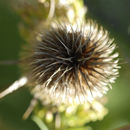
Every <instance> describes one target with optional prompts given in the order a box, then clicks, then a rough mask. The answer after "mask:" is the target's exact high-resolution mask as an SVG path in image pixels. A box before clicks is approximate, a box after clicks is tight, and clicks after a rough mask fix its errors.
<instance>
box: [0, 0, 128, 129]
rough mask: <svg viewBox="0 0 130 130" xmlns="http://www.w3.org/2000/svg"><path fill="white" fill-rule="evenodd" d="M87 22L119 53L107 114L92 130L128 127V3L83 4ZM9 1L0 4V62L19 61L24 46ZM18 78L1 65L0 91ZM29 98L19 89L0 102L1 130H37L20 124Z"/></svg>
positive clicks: (101, 1)
mask: <svg viewBox="0 0 130 130" xmlns="http://www.w3.org/2000/svg"><path fill="white" fill-rule="evenodd" d="M85 5H86V6H87V9H88V12H87V16H86V18H87V19H88V18H93V19H94V20H96V21H97V22H98V23H99V24H101V25H102V26H104V27H105V28H106V29H107V30H108V31H109V32H110V35H111V36H112V37H114V38H115V41H116V43H117V46H118V51H119V52H120V59H121V60H120V63H121V66H122V68H121V70H120V77H119V78H118V80H117V81H116V83H115V84H114V85H113V89H112V90H110V91H109V92H108V94H107V97H108V102H107V104H106V107H107V108H108V110H109V113H108V114H107V116H105V118H104V119H103V120H102V121H96V122H91V123H89V125H90V126H91V127H92V128H93V130H112V129H115V128H119V127H121V126H125V125H128V124H130V0H86V1H85ZM9 6H10V3H8V0H0V61H2V60H16V59H19V52H20V48H21V46H22V43H23V42H24V41H23V40H22V38H21V37H20V35H19V31H18V28H17V26H18V23H19V21H20V20H21V19H20V17H19V16H17V15H16V14H15V12H13V9H11V8H10V7H9ZM19 77H20V70H19V68H18V66H17V65H10V66H9V65H0V91H2V90H4V89H5V88H7V87H8V86H9V85H10V84H11V83H13V82H14V81H15V80H16V79H18V78H19ZM31 98H32V96H31V95H30V93H29V91H28V89H26V88H21V89H20V90H19V91H16V92H15V93H13V94H10V95H9V96H7V97H5V98H3V99H2V100H0V130H39V128H38V127H37V125H36V124H35V123H34V122H33V121H32V120H31V119H30V118H29V119H27V120H26V121H24V120H22V115H23V113H24V112H25V110H26V108H27V107H28V105H29V103H30V100H31Z"/></svg>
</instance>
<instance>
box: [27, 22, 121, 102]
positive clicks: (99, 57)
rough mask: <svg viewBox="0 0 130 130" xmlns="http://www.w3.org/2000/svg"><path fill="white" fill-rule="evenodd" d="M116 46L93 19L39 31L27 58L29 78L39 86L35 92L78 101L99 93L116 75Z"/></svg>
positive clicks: (54, 97) (88, 98)
mask: <svg viewBox="0 0 130 130" xmlns="http://www.w3.org/2000/svg"><path fill="white" fill-rule="evenodd" d="M115 47H116V45H115V43H113V39H110V38H109V36H108V32H107V31H105V30H104V29H103V28H102V27H98V25H97V24H95V23H94V22H88V23H87V24H86V25H83V26H78V25H70V24H68V23H66V24H65V23H64V24H61V23H60V24H54V25H53V26H52V27H51V28H50V29H48V30H47V31H44V32H42V33H40V38H38V40H37V41H36V42H35V44H34V45H33V47H32V54H31V56H30V57H29V63H28V67H29V74H30V77H31V79H32V80H31V81H32V82H33V83H35V85H38V86H39V89H38V91H36V93H37V94H36V95H40V96H39V97H42V96H43V95H46V94H48V95H49V96H50V97H51V98H52V99H54V100H56V101H60V102H73V101H74V102H75V101H76V102H81V103H82V102H84V101H91V100H92V99H93V98H95V97H99V96H102V95H103V94H104V93H106V92H107V91H108V89H109V87H110V88H111V83H113V82H114V81H115V79H116V78H117V76H118V68H119V66H118V53H115V51H114V50H115ZM57 99H58V100H57Z"/></svg>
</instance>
